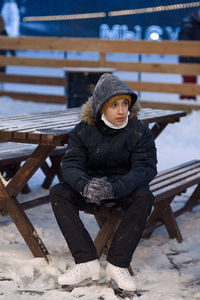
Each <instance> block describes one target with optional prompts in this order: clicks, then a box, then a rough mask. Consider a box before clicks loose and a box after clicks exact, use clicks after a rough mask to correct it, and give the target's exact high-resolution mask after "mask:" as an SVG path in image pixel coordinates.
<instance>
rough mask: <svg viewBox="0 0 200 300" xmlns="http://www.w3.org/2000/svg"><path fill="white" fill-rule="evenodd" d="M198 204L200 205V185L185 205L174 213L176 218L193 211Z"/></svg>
mask: <svg viewBox="0 0 200 300" xmlns="http://www.w3.org/2000/svg"><path fill="white" fill-rule="evenodd" d="M198 204H200V184H198V185H197V187H196V188H195V190H194V191H193V193H192V195H191V196H190V197H189V199H188V201H187V202H186V203H185V205H184V206H183V207H182V208H180V209H178V210H177V211H176V212H175V213H174V215H175V217H178V216H180V215H181V214H183V213H184V212H186V211H191V210H192V209H193V207H195V206H196V205H198Z"/></svg>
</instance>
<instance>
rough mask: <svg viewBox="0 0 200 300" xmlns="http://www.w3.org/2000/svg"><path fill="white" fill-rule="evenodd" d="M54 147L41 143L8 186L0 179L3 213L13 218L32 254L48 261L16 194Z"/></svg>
mask: <svg viewBox="0 0 200 300" xmlns="http://www.w3.org/2000/svg"><path fill="white" fill-rule="evenodd" d="M53 149H54V146H45V145H39V146H38V147H37V148H36V149H35V150H34V151H33V153H32V154H31V155H30V156H29V157H28V159H27V160H26V162H25V163H24V164H23V166H21V167H20V169H19V170H18V171H17V173H16V174H15V176H14V177H13V178H12V179H11V180H10V181H9V183H8V184H7V185H6V186H4V184H3V183H2V181H1V180H0V206H1V205H2V203H3V209H2V211H3V213H4V212H6V213H7V215H9V216H10V217H11V218H12V220H13V222H14V223H15V225H16V227H17V228H18V230H19V232H20V233H21V235H22V237H23V238H24V240H25V242H26V244H27V245H28V247H29V249H30V250H31V252H32V254H33V255H34V256H36V257H44V258H45V259H46V260H47V261H48V251H47V249H46V247H45V245H44V244H43V242H42V240H41V239H40V237H39V236H38V234H37V232H36V230H35V229H34V227H33V225H32V224H31V222H30V220H29V219H28V217H27V215H26V214H25V212H24V211H23V208H22V207H21V205H20V204H19V202H18V200H17V199H16V196H17V194H18V193H19V191H20V190H21V189H22V188H23V186H24V185H25V184H26V183H27V181H28V180H29V179H30V178H31V176H32V175H33V174H34V173H35V172H36V171H37V170H38V168H39V167H40V165H41V163H42V162H43V161H44V160H45V159H46V158H47V157H48V155H49V154H50V153H51V152H52V150H53Z"/></svg>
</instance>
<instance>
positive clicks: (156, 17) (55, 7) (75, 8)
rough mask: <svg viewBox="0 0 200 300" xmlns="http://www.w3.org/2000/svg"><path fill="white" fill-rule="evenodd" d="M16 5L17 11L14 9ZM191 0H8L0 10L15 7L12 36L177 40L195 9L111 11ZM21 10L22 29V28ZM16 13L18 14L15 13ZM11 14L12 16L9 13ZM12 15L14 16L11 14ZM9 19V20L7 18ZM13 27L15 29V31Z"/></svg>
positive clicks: (9, 26)
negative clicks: (71, 16)
mask: <svg viewBox="0 0 200 300" xmlns="http://www.w3.org/2000/svg"><path fill="white" fill-rule="evenodd" d="M14 2H15V9H14ZM190 2H191V1H189V0H181V1H179V0H168V1H167V2H165V3H163V0H151V1H146V0H135V1H132V0H126V1H121V0H111V1H107V0H101V1H96V2H95V5H94V2H93V1H92V0H76V1H74V0H65V1H63V0H56V1H55V0H43V1H40V0H34V1H30V0H4V1H0V10H1V11H2V13H4V14H5V11H8V6H10V8H9V9H10V11H11V4H12V10H13V13H12V14H13V16H14V15H15V17H10V18H11V20H12V18H14V19H15V21H14V23H15V26H14V25H13V21H12V22H11V20H10V22H8V21H6V20H5V23H6V26H7V28H8V29H7V30H8V32H9V33H10V35H13V36H16V35H18V33H19V34H20V35H30V36H58V37H60V36H62V37H63V36H64V37H97V38H102V39H122V40H126V39H133V40H139V39H147V40H162V39H165V40H177V39H178V34H179V31H180V24H181V20H182V19H183V18H184V17H185V16H186V15H188V14H189V13H190V12H192V10H193V8H187V9H181V10H169V11H161V12H159V13H158V12H156V13H145V14H137V15H125V16H118V17H108V12H109V11H115V10H117V11H118V10H125V9H137V8H146V7H155V6H159V5H174V4H176V3H190ZM16 7H17V8H18V9H19V14H20V26H19V28H18V22H19V21H18V16H17V13H16ZM14 10H15V12H14ZM94 12H105V13H106V17H102V18H95V19H79V20H68V21H49V22H48V21H45V22H23V18H24V17H27V16H48V15H50V16H52V15H65V14H81V13H83V14H84V13H94ZM5 15H8V14H5ZM9 15H10V16H11V13H9ZM4 19H5V17H4ZM11 23H12V25H11ZM11 26H13V27H12V30H11Z"/></svg>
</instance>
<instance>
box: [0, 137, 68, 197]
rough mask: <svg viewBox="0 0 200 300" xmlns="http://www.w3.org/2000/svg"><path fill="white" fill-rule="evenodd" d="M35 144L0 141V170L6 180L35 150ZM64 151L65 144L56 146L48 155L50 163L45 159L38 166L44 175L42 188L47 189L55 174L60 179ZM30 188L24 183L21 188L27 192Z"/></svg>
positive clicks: (23, 191)
mask: <svg viewBox="0 0 200 300" xmlns="http://www.w3.org/2000/svg"><path fill="white" fill-rule="evenodd" d="M35 148H36V145H33V144H22V143H12V142H10V143H0V172H1V174H2V175H3V177H4V178H5V179H6V180H9V179H10V178H12V177H13V176H14V175H15V174H16V172H17V171H18V170H19V169H20V165H21V163H22V162H23V161H25V160H26V159H27V158H28V157H29V155H30V154H31V153H32V152H33V151H34V150H35ZM65 151H66V146H63V147H56V148H55V149H54V150H53V151H52V154H51V155H50V156H49V159H50V162H51V165H49V163H48V161H47V160H45V161H44V162H43V163H42V164H41V166H40V168H41V170H42V171H43V173H44V175H45V179H44V181H43V183H42V187H43V188H44V189H48V188H49V187H50V185H51V183H52V180H53V178H54V177H55V176H56V175H57V176H58V179H59V180H60V181H62V173H61V168H60V162H61V158H62V156H63V154H64V152H65ZM29 191H30V188H29V186H28V184H26V185H25V186H24V187H23V189H22V190H21V192H22V193H28V192H29Z"/></svg>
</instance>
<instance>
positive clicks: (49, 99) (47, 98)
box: [0, 91, 66, 104]
mask: <svg viewBox="0 0 200 300" xmlns="http://www.w3.org/2000/svg"><path fill="white" fill-rule="evenodd" d="M0 96H8V97H11V98H12V99H16V100H18V99H19V100H24V101H34V102H44V103H56V104H65V103H66V96H57V95H45V94H32V93H22V92H21V93H20V92H8V91H0Z"/></svg>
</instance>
